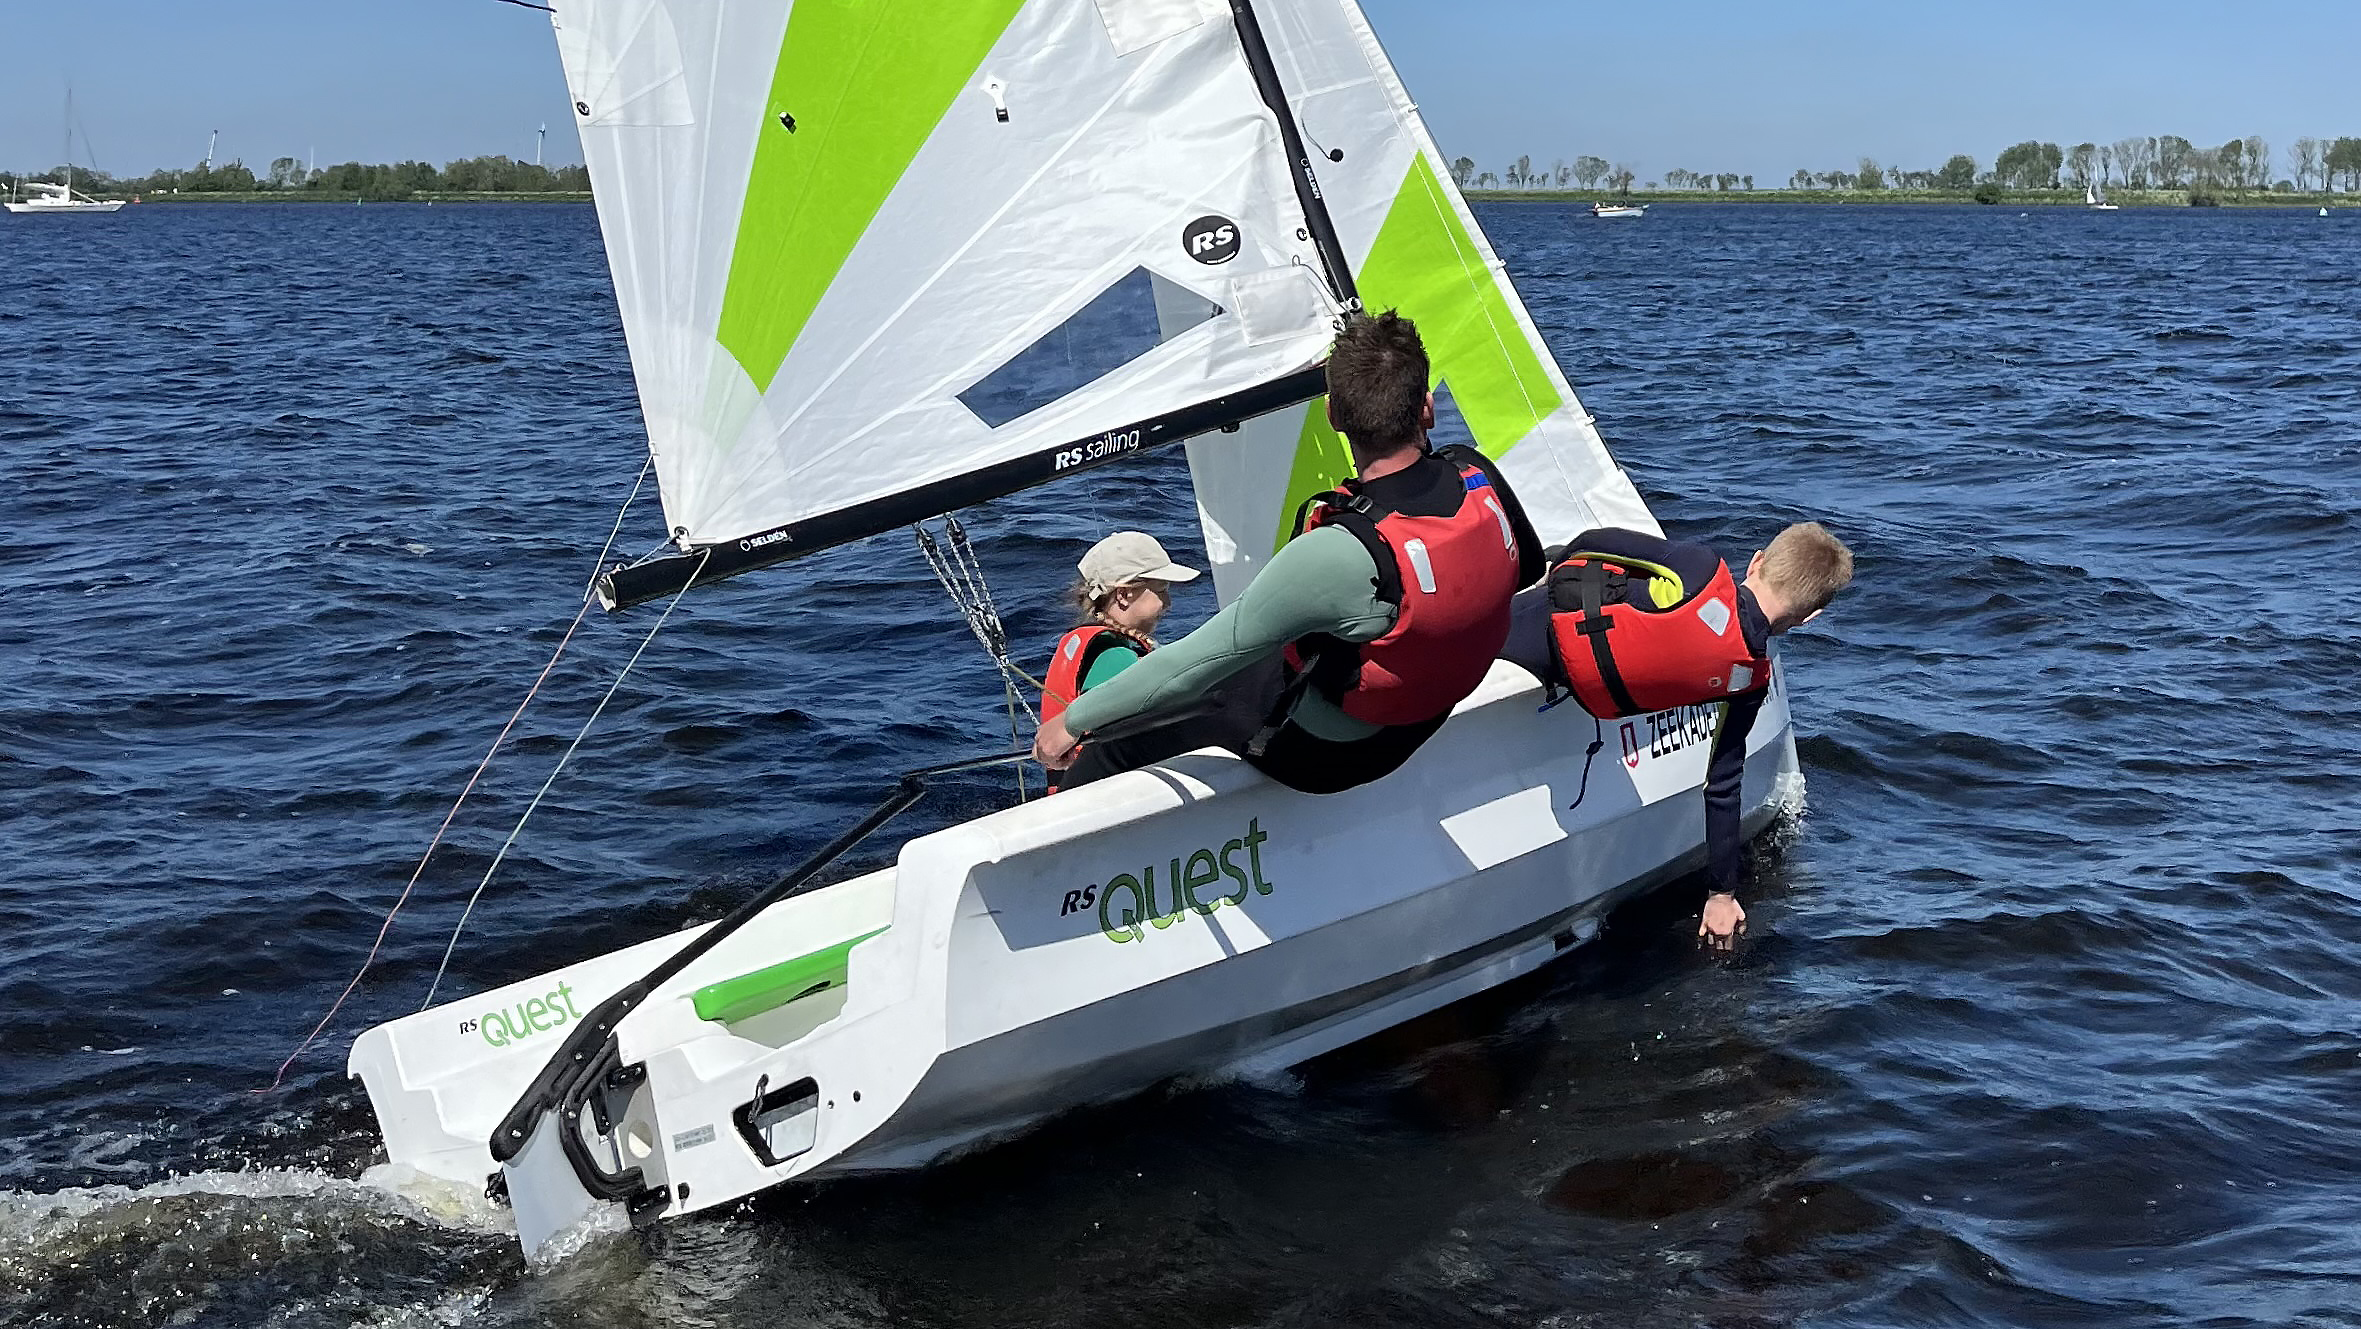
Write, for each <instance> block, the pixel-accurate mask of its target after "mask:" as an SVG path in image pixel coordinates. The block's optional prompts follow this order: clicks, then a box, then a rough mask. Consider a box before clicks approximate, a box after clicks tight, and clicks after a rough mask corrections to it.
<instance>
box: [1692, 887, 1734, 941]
mask: <svg viewBox="0 0 2361 1329" xmlns="http://www.w3.org/2000/svg"><path fill="white" fill-rule="evenodd" d="M1744 931H1746V910H1745V909H1744V908H1742V907H1741V906H1740V905H1739V903H1738V897H1737V896H1735V895H1724V894H1722V893H1720V892H1718V891H1717V892H1715V893H1713V894H1711V895H1708V896H1706V897H1705V913H1704V916H1703V917H1701V918H1699V919H1698V920H1697V936H1698V939H1699V940H1701V941H1703V942H1704V943H1705V944H1706V945H1708V946H1711V947H1712V948H1714V949H1715V950H1717V951H1726V950H1729V949H1730V948H1731V947H1733V946H1736V945H1737V944H1738V934H1739V933H1741V932H1744Z"/></svg>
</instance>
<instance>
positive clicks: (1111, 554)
mask: <svg viewBox="0 0 2361 1329" xmlns="http://www.w3.org/2000/svg"><path fill="white" fill-rule="evenodd" d="M1076 570H1077V571H1079V572H1080V573H1081V574H1082V580H1081V581H1079V582H1076V583H1075V584H1074V590H1073V598H1074V607H1075V608H1076V609H1077V610H1078V611H1080V614H1081V621H1080V622H1079V623H1077V624H1076V625H1075V626H1074V628H1073V629H1072V630H1071V631H1069V632H1067V633H1066V635H1065V636H1063V637H1060V638H1059V639H1058V645H1057V651H1056V653H1055V654H1053V655H1052V656H1051V657H1050V661H1049V670H1048V672H1047V673H1045V674H1044V675H1043V676H1042V683H1043V687H1042V694H1041V715H1042V718H1043V719H1054V718H1055V717H1057V716H1058V715H1061V714H1063V713H1064V712H1065V709H1066V707H1067V706H1069V705H1070V704H1072V703H1073V700H1074V699H1075V698H1076V697H1079V696H1081V695H1082V694H1083V693H1084V692H1086V691H1088V690H1089V689H1091V688H1094V687H1097V686H1098V685H1099V684H1101V683H1104V682H1106V681H1107V680H1109V679H1111V678H1113V677H1115V676H1116V675H1117V674H1120V673H1122V672H1123V671H1124V669H1126V668H1127V667H1129V666H1130V665H1131V663H1132V662H1133V661H1135V660H1138V659H1139V658H1140V657H1141V656H1144V655H1146V654H1147V653H1148V652H1150V651H1152V650H1155V649H1156V638H1155V635H1154V634H1155V631H1156V624H1157V623H1158V622H1160V621H1161V620H1162V619H1163V617H1164V611H1165V610H1167V609H1170V608H1171V607H1172V584H1173V583H1174V582H1182V581H1194V580H1196V578H1197V570H1196V569H1195V568H1190V567H1183V566H1182V565H1180V564H1178V563H1175V562H1174V561H1173V560H1172V556H1171V555H1169V554H1167V553H1165V552H1164V546H1162V545H1160V544H1158V543H1156V538H1155V537H1154V536H1152V535H1149V534H1147V533H1145V532H1143V531H1117V532H1115V533H1114V534H1113V535H1110V536H1108V537H1107V538H1106V539H1104V540H1101V541H1099V542H1098V543H1097V544H1095V545H1092V546H1091V547H1090V552H1089V553H1087V554H1084V555H1083V556H1082V562H1081V563H1079V564H1077V565H1076ZM1055 776H1056V773H1055V772H1052V778H1051V781H1050V790H1051V792H1053V793H1054V792H1056V790H1057V788H1058V781H1057V779H1056V778H1055Z"/></svg>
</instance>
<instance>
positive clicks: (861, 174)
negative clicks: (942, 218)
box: [714, 0, 1024, 391]
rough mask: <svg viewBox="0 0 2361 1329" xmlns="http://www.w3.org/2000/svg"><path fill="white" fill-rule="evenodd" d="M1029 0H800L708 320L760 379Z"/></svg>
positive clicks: (765, 378) (783, 353)
mask: <svg viewBox="0 0 2361 1329" xmlns="http://www.w3.org/2000/svg"><path fill="white" fill-rule="evenodd" d="M1023 4H1024V0H797V3H796V6H795V9H794V11H793V12H792V13H791V14H789V15H788V19H787V36H786V39H785V40H784V41H782V42H781V43H780V46H779V64H778V69H777V71H776V72H775V73H774V74H773V75H772V77H771V87H770V94H769V101H768V104H767V105H766V107H765V109H764V111H763V127H762V136H761V138H760V139H759V140H758V141H757V143H756V146H755V149H754V167H753V170H752V172H751V174H750V175H749V176H748V177H747V181H746V205H745V209H744V210H743V211H742V212H741V213H740V214H739V217H738V238H737V243H736V245H735V247H734V248H733V249H732V250H731V252H730V280H729V286H728V288H727V289H726V290H725V291H724V293H723V296H722V305H721V322H720V325H719V327H718V328H717V329H716V331H715V334H714V335H715V337H716V339H717V340H719V341H720V343H721V344H722V346H723V347H724V348H725V349H726V350H728V351H729V353H730V354H731V355H732V356H734V357H735V358H736V359H737V361H738V364H739V365H740V366H741V367H743V368H744V369H745V371H746V373H747V375H748V377H750V378H752V379H753V380H754V386H755V387H756V389H757V390H761V391H768V390H769V388H770V386H771V380H772V378H774V377H775V376H776V375H777V374H778V372H779V366H780V365H781V364H782V363H784V362H785V361H786V359H787V352H788V350H789V349H790V348H791V347H793V346H794V345H795V339H796V338H797V337H798V336H800V335H801V334H802V332H803V328H804V325H805V324H806V323H807V322H809V321H810V319H811V316H812V310H813V309H814V308H816V307H818V305H819V303H820V297H821V296H823V295H825V294H826V293H827V291H828V287H829V285H830V284H831V283H833V282H834V281H835V280H836V274H837V273H838V272H839V271H840V270H841V269H842V268H843V267H844V262H845V259H846V258H848V257H850V256H851V254H852V252H853V246H854V245H855V244H857V243H859V241H860V239H861V236H862V234H863V233H864V232H866V231H867V230H868V229H869V225H870V223H871V222H873V221H875V220H876V219H877V210H878V209H879V208H881V207H883V206H884V204H885V200H886V196H887V195H889V194H891V193H892V192H893V189H894V186H895V185H896V184H897V183H899V182H900V180H901V178H902V176H903V174H904V173H905V172H906V171H908V170H909V169H910V163H911V161H912V160H913V159H915V158H916V157H917V156H918V150H919V148H920V147H922V146H924V145H925V143H926V141H927V139H928V138H930V137H931V136H932V135H933V134H934V131H935V126H936V125H938V124H940V123H941V122H942V119H943V115H944V113H945V112H947V111H948V110H950V108H951V102H952V100H953V99H954V98H955V97H957V96H958V95H959V92H960V90H961V89H962V88H963V87H965V86H966V85H967V83H968V82H969V80H970V79H972V78H973V77H974V76H975V74H976V73H977V70H978V68H979V66H981V65H982V63H983V60H984V56H985V55H986V54H987V53H989V52H990V51H991V49H992V46H993V44H994V43H995V42H998V41H999V40H1000V35H1001V33H1002V32H1004V31H1006V30H1007V28H1008V24H1009V20H1010V19H1012V18H1014V17H1015V16H1016V12H1017V10H1018V9H1019V8H1021V7H1022V6H1023ZM781 115H790V116H793V117H794V119H795V130H794V132H792V133H790V132H789V131H788V130H787V129H786V127H785V126H784V125H782V124H781V123H780V121H779V117H780V116H781Z"/></svg>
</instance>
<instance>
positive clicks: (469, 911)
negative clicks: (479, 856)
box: [418, 549, 713, 1011]
mask: <svg viewBox="0 0 2361 1329" xmlns="http://www.w3.org/2000/svg"><path fill="white" fill-rule="evenodd" d="M602 557H603V555H602ZM712 557H713V551H712V550H711V549H707V550H706V551H705V555H704V558H701V559H699V560H698V562H697V567H696V569H695V571H693V572H692V573H691V574H690V575H689V578H688V580H687V581H684V582H683V583H681V588H680V589H679V590H677V591H674V592H673V593H672V600H671V602H670V603H668V604H666V605H665V606H664V612H663V613H662V614H660V615H658V616H657V618H656V622H655V625H654V626H652V627H650V628H649V629H648V635H647V636H645V637H642V638H640V642H639V649H637V650H635V651H633V652H632V653H631V658H630V659H628V660H626V661H624V662H623V672H621V673H619V674H617V675H615V681H614V683H612V684H611V685H609V686H608V688H607V694H606V695H605V696H603V697H601V698H599V699H598V705H596V706H594V707H592V708H591V711H590V718H589V719H587V720H584V721H583V722H582V729H581V732H579V733H577V734H575V735H574V741H573V742H571V743H568V744H566V750H565V751H564V752H561V753H559V754H558V759H557V765H556V766H554V767H552V768H550V772H549V778H548V779H546V780H543V781H542V782H541V790H540V792H539V793H536V794H534V795H533V801H532V802H530V803H528V804H526V805H525V810H524V813H523V815H521V816H519V817H518V818H517V819H516V826H515V828H514V829H512V830H510V831H509V833H508V838H507V839H506V840H503V841H501V843H500V852H499V853H497V854H494V855H493V856H492V865H491V866H490V867H487V868H485V869H484V879H483V880H482V881H479V882H477V883H476V885H475V890H474V891H472V892H470V893H469V895H468V897H467V907H466V908H465V909H463V910H461V911H460V912H459V924H458V926H456V927H454V928H452V929H451V941H450V943H449V944H448V945H446V946H444V947H443V960H442V963H441V964H438V965H436V966H435V971H434V982H432V983H430V984H428V985H427V989H426V1000H425V1001H423V1002H420V1003H419V1004H418V1009H420V1010H422V1011H423V1010H425V1009H426V1008H427V1007H429V1006H432V1005H434V997H435V993H436V992H437V991H440V990H441V988H442V986H443V975H444V974H446V973H447V972H449V970H450V968H451V956H452V955H453V954H454V953H456V952H457V951H458V949H459V938H460V936H461V934H463V933H465V932H466V931H467V920H468V919H469V918H471V917H473V916H474V915H475V906H476V901H478V900H480V899H482V898H483V895H484V888H485V887H487V886H490V885H491V884H492V877H493V875H494V874H496V873H498V872H499V871H500V865H501V864H502V863H503V862H505V861H506V860H507V858H508V851H509V850H510V849H511V848H512V847H514V846H515V844H516V840H517V837H518V836H519V835H522V834H524V831H525V822H526V821H527V820H529V819H530V818H531V817H532V815H533V811H534V809H536V808H538V807H540V806H541V800H542V799H544V798H547V797H548V796H549V790H550V786H552V785H555V784H556V783H557V777H558V774H559V772H561V771H563V770H565V769H566V763H567V762H569V761H571V760H573V757H574V750H575V749H576V748H579V747H581V746H582V740H583V739H585V738H588V737H590V729H591V726H593V725H595V724H597V723H598V717H599V716H600V715H602V714H604V713H605V711H606V709H607V703H608V702H611V701H613V700H614V699H615V694H616V693H617V692H620V691H622V690H623V680H624V679H627V678H629V677H631V669H632V666H633V665H636V664H638V663H639V658H640V656H642V655H645V654H646V653H647V650H648V647H649V646H650V645H651V644H653V643H654V642H655V640H656V634H657V633H659V632H662V631H663V630H664V623H665V620H667V619H669V618H671V617H672V611H673V610H675V609H677V608H679V607H680V598H681V597H682V596H684V595H687V594H688V593H689V587H691V586H693V585H695V584H696V580H697V578H696V573H698V572H703V571H704V570H705V559H710V558H712Z"/></svg>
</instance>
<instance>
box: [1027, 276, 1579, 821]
mask: <svg viewBox="0 0 2361 1329" xmlns="http://www.w3.org/2000/svg"><path fill="white" fill-rule="evenodd" d="M1427 383H1428V364H1427V355H1426V348H1425V347H1424V346H1423V345H1422V344H1421V343H1420V342H1419V339H1418V329H1417V327H1416V325H1414V324H1413V323H1411V321H1410V320H1409V319H1406V318H1403V317H1401V316H1400V315H1398V314H1396V313H1394V312H1392V311H1390V310H1389V311H1387V312H1386V313H1383V314H1380V315H1377V316H1375V317H1369V316H1356V317H1354V318H1353V319H1352V320H1350V321H1349V322H1348V323H1347V324H1346V326H1345V329H1344V331H1343V332H1342V333H1341V334H1339V335H1338V337H1337V339H1336V346H1335V349H1334V350H1333V351H1332V352H1331V353H1330V355H1329V359H1328V407H1327V409H1328V420H1329V423H1330V424H1332V425H1334V426H1335V427H1336V429H1337V431H1338V432H1339V433H1341V434H1343V435H1344V436H1345V440H1346V442H1347V443H1348V444H1349V445H1350V446H1351V448H1352V456H1353V469H1354V473H1355V477H1354V478H1353V479H1352V480H1349V481H1347V482H1345V484H1344V485H1343V486H1341V487H1340V488H1339V489H1338V490H1336V491H1333V492H1331V493H1328V494H1323V495H1320V496H1319V497H1317V498H1315V499H1313V500H1312V501H1311V502H1310V503H1308V504H1306V505H1305V512H1304V513H1303V514H1302V516H1300V517H1299V520H1298V534H1297V535H1296V537H1295V538H1294V539H1292V540H1290V541H1289V542H1288V543H1287V545H1286V546H1285V547H1283V548H1282V549H1280V550H1279V552H1278V553H1276V554H1274V555H1273V556H1272V557H1271V560H1270V562H1269V563H1268V564H1267V565H1266V566H1265V567H1264V568H1263V570H1262V572H1261V573H1260V574H1259V575H1257V576H1256V577H1255V579H1254V581H1253V583H1252V584H1251V585H1249V586H1248V587H1247V588H1246V590H1245V591H1244V592H1243V593H1242V594H1240V595H1239V597H1238V598H1237V599H1236V600H1235V601H1233V602H1231V604H1230V605H1229V606H1228V607H1226V608H1224V609H1223V610H1222V611H1221V612H1220V613H1218V614H1216V615H1214V616H1213V618H1211V619H1210V620H1208V621H1207V622H1206V623H1205V625H1204V626H1202V627H1200V628H1198V629H1197V630H1196V631H1195V632H1192V633H1190V634H1189V635H1188V636H1186V637H1184V638H1182V639H1181V640H1179V641H1176V642H1173V643H1172V644H1170V645H1168V646H1166V647H1164V648H1163V649H1161V650H1158V651H1157V652H1155V653H1154V654H1153V655H1149V656H1146V657H1144V658H1142V659H1141V660H1139V661H1138V662H1137V663H1135V664H1133V665H1132V666H1130V667H1129V668H1127V669H1125V670H1124V671H1123V672H1122V673H1121V674H1120V675H1118V676H1117V677H1115V678H1113V679H1111V680H1109V681H1108V682H1106V683H1105V684H1103V685H1101V686H1098V687H1094V688H1092V689H1090V690H1089V691H1087V692H1085V693H1083V694H1082V695H1081V696H1079V697H1077V698H1075V699H1074V701H1073V703H1072V704H1071V705H1069V706H1068V707H1067V708H1066V710H1065V712H1064V714H1063V715H1060V716H1058V717H1056V718H1054V719H1051V720H1047V721H1045V722H1044V723H1043V724H1042V726H1041V729H1040V731H1039V733H1038V734H1036V736H1035V738H1034V742H1033V752H1034V755H1035V757H1037V758H1038V759H1040V760H1041V761H1042V762H1043V764H1045V765H1047V766H1050V767H1052V768H1053V769H1065V768H1067V767H1069V766H1070V767H1071V768H1072V769H1070V770H1068V771H1067V774H1066V775H1065V777H1064V778H1063V780H1062V781H1061V782H1060V787H1061V788H1066V789H1071V788H1074V787H1075V786H1077V785H1081V784H1087V783H1089V782H1090V781H1091V780H1094V779H1099V778H1103V777H1105V776H1107V775H1112V774H1114V773H1116V772H1118V771H1125V770H1131V769H1134V768H1137V767H1139V766H1144V765H1148V764H1150V763H1153V762H1158V761H1162V760H1165V759H1166V758H1169V757H1173V756H1176V755H1178V754H1180V753H1183V752H1188V751H1191V750H1193V749H1196V748H1201V747H1209V746H1219V747H1226V748H1228V749H1230V750H1231V751H1233V752H1237V753H1239V754H1240V755H1242V756H1244V757H1245V758H1246V760H1248V761H1249V762H1251V763H1253V764H1254V766H1255V767H1256V768H1258V769H1260V770H1261V771H1263V772H1264V773H1265V774H1267V775H1269V776H1270V777H1271V778H1272V779H1274V780H1277V781H1279V782H1280V783H1282V784H1285V785H1287V786H1289V787H1291V788H1294V789H1299V790H1302V791H1304V792H1306V793H1336V792H1339V791H1341V790H1345V789H1350V788H1353V787H1354V786H1356V785H1362V784H1366V783H1368V782H1369V781H1371V780H1375V779H1378V778H1379V777H1381V776H1384V775H1386V774H1388V773H1390V772H1392V771H1393V770H1395V769H1396V768H1398V767H1400V766H1401V765H1402V763H1403V762H1405V761H1407V760H1409V758H1410V755H1411V754H1412V753H1413V752H1416V751H1417V750H1418V748H1419V745H1421V744H1423V743H1424V742H1426V740H1427V739H1428V738H1430V737H1432V736H1433V735H1434V733H1435V731H1436V730H1438V729H1440V728H1442V726H1443V721H1444V719H1445V718H1446V717H1448V716H1449V715H1450V713H1451V708H1452V707H1453V706H1455V705H1457V704H1458V703H1459V702H1460V701H1461V700H1462V699H1463V698H1465V697H1466V696H1467V695H1468V694H1469V693H1471V692H1473V691H1475V689H1476V685H1477V684H1479V683H1480V682H1482V681H1483V678H1484V674H1485V672H1486V671H1487V670H1488V669H1489V668H1490V665H1491V662H1492V660H1493V659H1494V658H1495V657H1496V656H1497V655H1498V654H1499V651H1500V647H1501V645H1502V643H1503V642H1505V641H1506V639H1507V636H1508V627H1509V600H1510V597H1511V596H1513V595H1514V594H1515V592H1516V590H1517V588H1518V587H1521V586H1525V585H1528V584H1530V583H1531V582H1533V581H1535V580H1537V579H1538V578H1539V577H1540V575H1541V573H1542V570H1543V568H1544V566H1545V564H1544V559H1543V556H1542V549H1541V544H1540V541H1539V540H1538V539H1537V538H1535V536H1534V534H1533V530H1532V527H1531V525H1530V524H1529V523H1527V521H1526V520H1525V514H1524V510H1523V509H1522V508H1521V507H1520V506H1519V505H1518V503H1517V500H1516V496H1515V495H1514V494H1513V493H1511V492H1510V490H1509V487H1508V484H1507V482H1506V481H1505V480H1503V479H1502V478H1501V476H1500V474H1499V472H1498V471H1497V470H1495V469H1494V468H1493V466H1492V464H1491V463H1490V462H1489V461H1487V460H1486V459H1485V458H1484V457H1483V456H1482V455H1481V454H1479V453H1477V452H1476V451H1475V450H1474V449H1472V448H1464V447H1448V448H1444V449H1441V450H1439V451H1438V450H1434V449H1431V448H1430V447H1429V446H1428V444H1427V437H1426V436H1427V431H1428V430H1429V429H1431V428H1433V426H1434V397H1433V394H1431V393H1430V392H1429V391H1428V389H1427ZM1175 712H1180V713H1183V717H1184V718H1178V719H1176V720H1175V721H1174V722H1173V723H1170V724H1166V725H1163V726H1160V727H1156V728H1151V729H1148V730H1145V731H1136V730H1135V731H1134V732H1131V733H1128V734H1126V735H1124V736H1121V737H1114V738H1109V739H1106V740H1104V741H1094V742H1092V743H1091V744H1090V745H1089V746H1088V747H1087V748H1085V749H1084V750H1083V751H1082V753H1081V755H1080V758H1079V760H1077V758H1076V755H1075V748H1076V744H1077V742H1078V741H1079V740H1080V739H1082V738H1085V737H1088V736H1090V735H1091V734H1092V733H1093V732H1095V731H1099V730H1104V729H1106V728H1108V727H1109V726H1113V725H1116V724H1118V723H1122V724H1123V725H1124V727H1125V728H1126V729H1132V728H1133V725H1134V724H1135V723H1136V722H1138V721H1140V720H1143V719H1148V720H1152V719H1153V717H1156V716H1159V715H1169V714H1173V713H1175Z"/></svg>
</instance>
